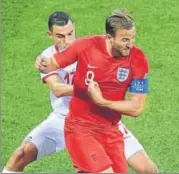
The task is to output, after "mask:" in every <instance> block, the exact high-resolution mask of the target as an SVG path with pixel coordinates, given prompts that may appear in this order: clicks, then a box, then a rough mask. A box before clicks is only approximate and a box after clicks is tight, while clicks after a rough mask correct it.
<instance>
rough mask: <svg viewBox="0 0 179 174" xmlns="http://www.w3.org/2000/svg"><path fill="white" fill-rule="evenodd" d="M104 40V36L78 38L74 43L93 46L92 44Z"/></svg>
mask: <svg viewBox="0 0 179 174" xmlns="http://www.w3.org/2000/svg"><path fill="white" fill-rule="evenodd" d="M104 38H105V36H104V35H89V36H84V37H81V38H78V39H77V40H76V42H78V43H81V44H84V43H86V44H93V43H96V42H100V41H102V40H104Z"/></svg>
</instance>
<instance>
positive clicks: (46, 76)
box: [41, 72, 58, 83]
mask: <svg viewBox="0 0 179 174" xmlns="http://www.w3.org/2000/svg"><path fill="white" fill-rule="evenodd" d="M52 75H58V73H57V72H52V73H50V74H47V75H45V76H43V77H42V78H41V80H42V82H43V83H46V79H47V78H48V77H50V76H52Z"/></svg>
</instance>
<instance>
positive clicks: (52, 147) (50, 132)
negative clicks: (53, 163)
mask: <svg viewBox="0 0 179 174" xmlns="http://www.w3.org/2000/svg"><path fill="white" fill-rule="evenodd" d="M64 122H65V117H64V116H63V115H59V114H58V115H57V114H56V113H54V112H53V113H51V114H50V115H49V117H48V118H47V119H46V120H44V121H43V122H41V123H40V124H39V125H38V126H37V127H36V128H34V129H33V130H32V131H31V132H30V133H29V134H28V135H27V136H26V138H25V139H24V142H31V143H33V144H34V145H35V146H36V147H37V149H38V155H37V159H40V158H41V157H43V156H46V155H50V154H52V153H54V152H58V151H60V150H63V149H64V148H65V140H64Z"/></svg>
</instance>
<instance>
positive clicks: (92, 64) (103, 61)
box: [79, 51, 132, 87]
mask: <svg viewBox="0 0 179 174" xmlns="http://www.w3.org/2000/svg"><path fill="white" fill-rule="evenodd" d="M83 56H84V57H83V59H81V60H80V62H79V67H80V69H83V76H84V82H85V84H86V85H88V84H89V83H90V81H91V80H95V81H97V82H98V83H99V84H100V86H103V85H104V86H105V85H106V84H109V83H110V85H111V86H115V87H121V86H124V87H125V86H126V87H127V86H128V85H129V84H130V82H131V79H132V68H131V64H130V61H129V60H128V59H121V60H118V61H114V60H112V59H109V58H108V57H107V56H106V55H104V54H102V53H101V54H100V53H98V52H96V51H92V52H91V54H87V53H84V55H83Z"/></svg>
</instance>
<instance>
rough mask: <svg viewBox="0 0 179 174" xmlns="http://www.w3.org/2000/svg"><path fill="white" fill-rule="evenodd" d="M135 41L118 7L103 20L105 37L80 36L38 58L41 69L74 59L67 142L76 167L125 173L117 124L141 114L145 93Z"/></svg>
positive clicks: (144, 61) (127, 18)
mask: <svg viewBox="0 0 179 174" xmlns="http://www.w3.org/2000/svg"><path fill="white" fill-rule="evenodd" d="M134 40H135V25H134V22H133V20H132V18H131V16H130V15H129V14H128V13H127V12H126V11H125V10H123V9H119V10H117V11H115V12H113V13H112V15H110V16H108V17H107V18H106V35H105V36H101V35H98V36H91V37H85V38H81V39H78V40H76V41H75V42H74V43H73V44H72V45H71V46H69V47H68V48H67V49H66V50H64V51H63V52H60V53H57V54H55V55H54V56H53V57H51V59H47V58H46V57H41V58H40V59H39V60H38V61H36V67H37V68H38V69H39V70H40V71H41V72H43V73H47V72H50V71H53V70H56V69H58V68H64V67H66V66H68V65H70V64H72V63H74V62H75V61H78V65H77V70H76V74H75V78H74V91H73V95H72V100H71V103H70V113H69V115H68V116H67V118H66V122H65V141H66V147H67V150H68V152H69V154H70V157H71V159H72V162H73V165H74V166H75V167H77V168H78V170H79V171H82V172H84V171H85V172H104V173H111V172H117V173H121V172H128V169H127V163H126V160H125V157H124V140H123V136H122V134H121V133H120V132H119V131H118V125H117V124H118V122H119V120H120V119H121V115H122V114H124V115H129V116H131V117H136V116H138V115H140V113H141V111H142V109H143V108H144V104H145V98H146V93H147V91H148V83H147V82H148V81H147V73H148V62H147V58H146V56H145V55H144V53H143V52H142V51H141V50H140V49H139V48H138V47H136V46H135V45H134ZM128 90H129V99H125V95H126V92H127V91H128Z"/></svg>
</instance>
